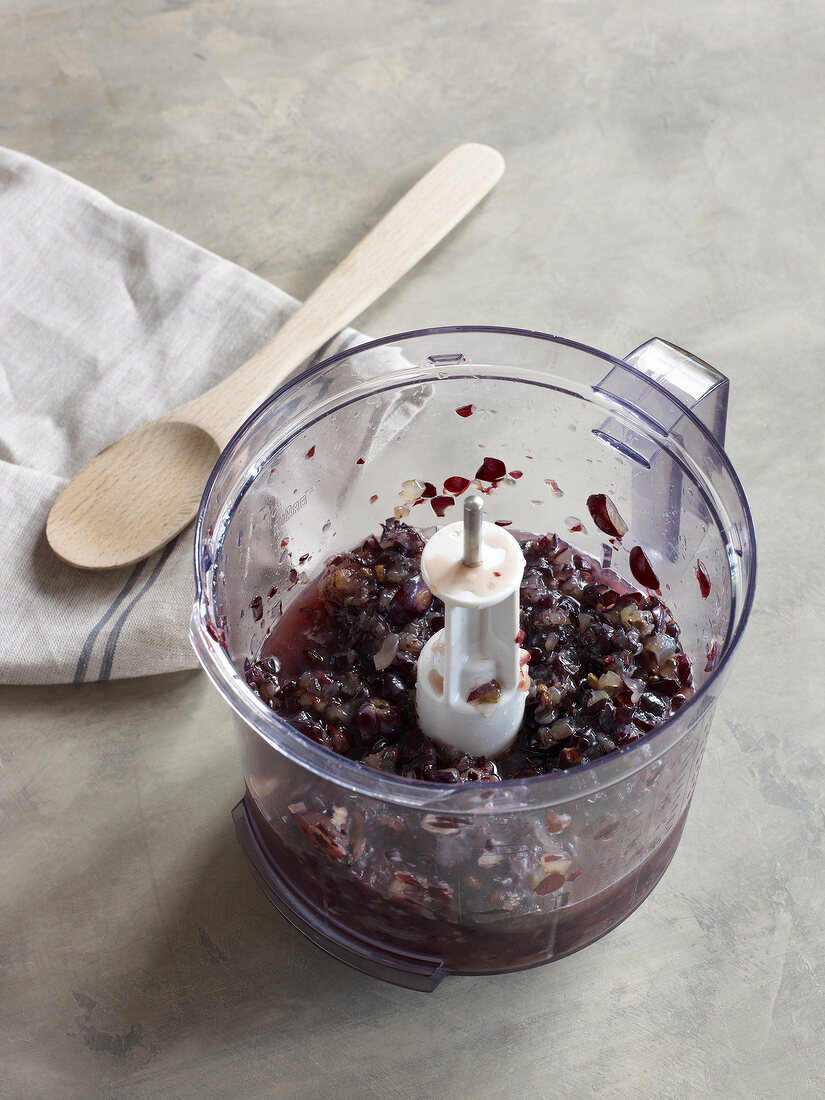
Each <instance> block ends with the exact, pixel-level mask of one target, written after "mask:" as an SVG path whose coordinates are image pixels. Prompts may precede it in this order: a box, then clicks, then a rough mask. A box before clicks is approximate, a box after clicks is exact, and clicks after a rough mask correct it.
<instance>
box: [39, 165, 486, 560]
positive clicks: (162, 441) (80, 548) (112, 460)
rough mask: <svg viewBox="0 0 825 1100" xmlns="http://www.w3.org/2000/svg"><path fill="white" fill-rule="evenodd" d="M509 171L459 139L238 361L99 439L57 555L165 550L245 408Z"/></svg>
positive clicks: (70, 504) (62, 526)
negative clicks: (167, 407)
mask: <svg viewBox="0 0 825 1100" xmlns="http://www.w3.org/2000/svg"><path fill="white" fill-rule="evenodd" d="M503 171H504V159H503V158H502V156H501V154H500V153H498V152H496V150H495V149H491V148H490V147H489V146H487V145H478V144H475V143H470V144H466V145H459V146H458V148H456V149H453V151H452V152H451V153H448V154H447V156H446V157H444V158H443V160H440V161H439V162H438V164H436V166H435V167H434V168H432V169H431V170H430V171H429V172H428V173H427V174H426V176H424V177H423V178H422V179H421V180H419V182H418V183H417V184H416V185H415V186H414V187H413V188H412V189H411V190H410V191H408V192H407V194H406V195H404V197H403V198H402V199H400V200H399V202H397V203H396V204H395V206H394V207H393V208H392V210H390V212H389V213H388V214H386V215H385V216H384V217H383V218H382V219H381V221H380V222H379V223H378V224H377V225H376V226H375V228H374V229H372V230H370V232H369V233H368V234H367V235H366V237H364V239H363V240H362V241H361V242H360V243H359V244H357V245H356V246H355V248H353V250H352V251H351V252H350V254H349V255H348V256H347V257H346V259H344V260H343V262H342V263H340V264H339V265H338V267H336V268H335V270H334V271H333V272H331V274H329V275H328V276H327V277H326V279H324V281H323V282H322V283H321V285H320V286H319V287H318V288H317V289H316V290H315V291H314V293H313V294H311V295H310V297H309V298H307V300H306V301H305V302H304V304H303V305H302V306H301V307H300V309H298V310H297V311H296V312H295V313H294V314H292V316H291V317H290V318H289V319H288V320H287V321H286V323H285V324H283V325H282V326H281V328H280V329H279V330H278V331H277V332H276V333H275V335H274V337H273V338H272V339H271V340H270V341H269V343H268V344H265V345H264V347H262V348H261V349H260V351H257V352H256V353H255V354H254V355H253V356H252V358H251V359H249V360H248V361H247V362H246V363H244V365H243V366H242V367H240V368H239V369H238V370H236V371H235V372H234V373H233V374H231V375H230V376H229V377H228V378H225V379H224V380H223V382H220V383H218V385H217V386H213V387H212V389H210V390H207V391H206V393H204V394H203V395H202V396H200V397H196V398H195V399H194V400H193V401H188V402H187V403H186V404H185V405H180V406H179V407H178V408H177V409H174V410H173V411H172V412H170V413H166V414H165V415H164V416H162V417H160V418H159V419H158V420H153V421H152V422H151V423H149V424H145V425H144V426H143V427H142V428H137V429H136V430H135V431H132V432H130V433H129V434H128V435H125V436H124V437H123V438H122V439H120V440H118V442H117V443H113V444H112V445H111V446H110V447H107V448H106V450H105V451H101V453H100V454H99V455H98V456H97V457H96V458H93V459H92V460H91V462H89V463H88V464H87V465H86V466H84V467H83V469H82V470H81V471H80V472H79V473H78V474H77V475H76V476H75V477H74V478H73V479H72V481H70V482H69V484H68V485H67V486H66V488H65V489H64V490H63V492H62V493H61V494H60V496H59V497H58V498H57V500H56V501H55V503H54V506H53V507H52V510H51V512H50V513H49V518H48V522H47V524H46V536H47V538H48V540H49V543H50V544H51V547H52V549H53V550H54V552H55V553H56V554H57V555H58V557H60V558H62V559H63V560H64V561H66V562H69V563H70V564H72V565H77V566H80V567H81V568H83V569H113V568H116V567H118V566H124V565H132V564H134V562H137V561H141V560H142V559H143V558H145V557H148V556H149V554H153V553H154V552H155V551H156V550H159V549H160V547H161V546H163V545H164V544H165V543H166V542H168V541H169V539H171V538H172V537H173V536H174V535H176V534H177V533H178V532H179V531H180V530H182V529H183V528H184V527H185V526H186V524H187V523H189V521H190V520H191V519H192V517H193V516H194V515H195V513H196V511H197V508H198V504H199V503H200V498H201V494H202V492H203V487H204V484H205V483H206V479H207V478H208V476H209V473H210V471H211V469H212V467H213V466H214V464H215V460H216V459H217V457H218V454H219V452H220V451H221V449H222V448H223V447H225V446H226V444H227V443H228V442H229V440H230V439H231V438H232V436H233V435H234V433H235V431H236V430H237V428H238V427H239V425H240V424H242V423H243V421H244V420H245V419H246V417H247V416H249V414H250V413H251V412H252V411H253V410H254V409H255V408H257V406H258V405H260V404H261V402H262V401H263V400H264V399H265V398H266V397H268V396H269V394H271V393H272V392H273V390H275V389H276V388H277V386H278V385H279V384H280V383H281V382H282V381H283V380H284V379H285V378H286V377H287V376H288V375H289V374H290V373H291V372H292V371H294V370H295V369H296V367H298V366H300V364H301V363H302V362H304V360H305V359H307V358H308V357H309V356H310V355H312V354H313V352H315V351H317V350H318V348H320V347H321V346H322V345H323V344H325V343H326V342H327V341H328V340H330V339H331V338H332V337H333V336H334V335H335V334H336V333H337V332H339V331H340V330H341V329H342V328H344V327H345V326H346V325H348V324H349V323H350V322H351V321H352V320H354V319H355V318H356V317H357V316H358V315H359V314H360V313H362V312H363V310H365V309H366V308H367V306H369V305H371V304H372V303H373V302H374V301H375V300H376V298H378V297H379V296H380V295H381V294H383V293H384V291H385V290H387V289H389V287H391V286H392V285H393V283H395V282H396V280H398V279H400V278H401V276H402V275H404V274H406V272H407V271H409V269H410V268H411V267H412V266H413V265H414V264H416V263H417V262H418V261H419V260H420V259H421V257H422V256H424V255H426V253H427V252H429V250H430V249H431V248H432V247H433V246H434V245H436V244H437V243H438V242H439V241H440V240H441V239H442V237H444V236H445V235H446V234H447V233H449V231H450V230H451V229H452V228H453V226H455V225H456V224H457V223H458V222H460V221H461V219H462V218H463V217H464V215H465V214H467V213H469V211H470V210H472V208H473V207H474V206H475V205H476V203H477V202H479V201H480V200H481V199H482V198H483V197H484V196H485V195H486V194H487V192H488V191H489V190H490V189H491V188H492V187H493V186H494V185H495V184H496V183H497V181H498V180H499V179H500V178H501V174H502V172H503Z"/></svg>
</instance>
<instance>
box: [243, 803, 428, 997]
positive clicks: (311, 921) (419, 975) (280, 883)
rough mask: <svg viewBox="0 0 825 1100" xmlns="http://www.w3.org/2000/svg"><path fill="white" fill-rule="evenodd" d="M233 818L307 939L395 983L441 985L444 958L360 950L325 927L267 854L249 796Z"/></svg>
mask: <svg viewBox="0 0 825 1100" xmlns="http://www.w3.org/2000/svg"><path fill="white" fill-rule="evenodd" d="M232 820H233V821H234V823H235V836H236V837H237V838H238V843H239V844H240V846H241V848H242V849H243V852H244V855H245V856H246V858H247V859H248V860H249V862H250V864H251V866H252V873H253V874H254V876H255V878H256V879H257V881H258V884H259V886H260V887H261V889H262V890H263V892H264V893H265V894H266V896H267V897H268V898H269V900H270V901H271V902H272V904H273V905H274V906H275V908H276V909H277V910H278V912H279V913H280V914H281V916H282V917H284V918H285V919H286V920H288V921H289V923H290V924H291V925H292V926H293V928H297V929H298V931H299V932H303V934H304V935H305V936H306V937H307V939H309V940H311V941H312V942H313V943H314V944H315V945H316V946H317V947H320V948H321V950H322V951H325V952H326V953H327V954H328V955H331V956H332V957H333V958H334V959H338V960H339V961H340V962H342V963H346V964H347V966H351V967H353V969H355V970H359V971H360V972H361V973H362V974H368V975H369V976H370V977H372V978H380V979H381V980H382V981H385V982H390V983H391V984H392V985H400V986H403V987H404V988H405V989H417V990H419V991H421V992H423V993H431V992H432V991H433V990H434V989H435V988H436V987H437V986H438V985H439V983H440V982H441V980H442V978H443V977H444V976H445V971H444V969H443V966H442V963H441V960H440V959H426V958H419V957H416V958H413V957H411V956H410V955H401V954H398V953H395V952H392V951H387V950H385V949H381V948H377V947H375V946H374V945H373V944H370V945H369V948H367V946H366V945H364V947H363V949H362V950H359V945H358V943H357V942H356V941H354V940H352V939H351V940H350V941H349V942H347V943H345V942H344V941H343V940H342V939H340V938H338V937H336V936H335V935H334V934H330V933H331V931H332V930H331V929H329V928H326V929H322V928H321V927H320V926H319V923H318V918H317V916H316V914H315V913H313V912H312V910H311V909H310V908H309V907H308V906H306V905H305V904H304V903H303V902H302V901H301V899H300V898H298V897H297V896H296V895H295V893H294V891H292V890H290V888H289V886H288V885H287V883H286V882H284V880H283V878H282V877H281V875H280V874H279V872H278V869H277V868H276V867H275V865H274V864H273V863H272V861H271V860H270V859H268V858H267V855H266V852H265V849H264V847H263V845H262V844H261V842H260V839H259V837H258V836H257V828H256V824H255V820H254V818H253V816H252V815H251V814H250V812H249V810H248V808H247V805H246V797H244V798H242V799H241V800H240V802H239V803H238V804H237V806H235V808H234V809H233V811H232Z"/></svg>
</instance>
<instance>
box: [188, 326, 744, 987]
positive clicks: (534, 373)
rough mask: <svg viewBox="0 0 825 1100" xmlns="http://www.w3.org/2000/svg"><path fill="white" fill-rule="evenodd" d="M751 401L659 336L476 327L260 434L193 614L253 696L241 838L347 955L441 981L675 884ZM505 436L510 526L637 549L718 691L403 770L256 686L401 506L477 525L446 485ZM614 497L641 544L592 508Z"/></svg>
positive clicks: (251, 424)
mask: <svg viewBox="0 0 825 1100" xmlns="http://www.w3.org/2000/svg"><path fill="white" fill-rule="evenodd" d="M727 399H728V382H727V379H726V378H724V377H723V376H722V375H721V374H719V373H718V372H717V371H715V370H714V369H713V368H711V367H709V366H708V365H707V364H705V363H703V362H701V361H700V360H698V359H696V358H694V357H693V356H691V355H689V354H688V353H686V352H684V351H682V350H680V349H679V348H676V347H674V346H673V345H672V344H669V343H667V342H665V341H663V340H658V339H654V340H651V341H648V342H647V343H646V344H643V345H642V346H641V347H640V348H638V349H636V351H634V352H632V353H631V354H630V355H628V356H626V357H625V358H624V359H619V358H614V357H612V356H610V355H608V354H606V353H604V352H601V351H597V350H595V349H593V348H589V347H586V346H584V345H582V344H578V343H575V342H573V341H570V340H565V339H561V338H559V337H556V336H550V335H546V334H543V333H540V332H528V331H522V330H515V329H507V328H497V327H487V326H485V327H482V326H456V327H449V328H438V329H428V330H421V331H417V332H408V333H402V334H400V335H397V336H390V337H387V338H385V339H382V340H376V341H372V342H370V343H366V344H363V345H361V346H359V347H356V348H353V349H351V350H347V351H344V352H342V353H340V354H338V355H336V356H333V357H332V358H331V359H328V360H327V361H325V362H324V363H321V364H319V365H317V366H314V367H312V368H310V369H309V370H307V371H305V372H304V373H303V374H301V375H300V376H299V377H297V378H295V379H294V380H292V381H290V382H289V383H287V384H286V385H284V386H283V387H282V388H281V389H279V390H278V391H277V392H276V393H275V394H274V395H273V396H272V397H271V398H270V399H269V400H268V401H267V402H266V403H265V404H263V405H262V406H261V407H260V408H259V409H258V410H257V411H256V412H255V413H254V414H253V415H252V416H251V417H250V418H249V419H248V420H247V422H246V423H245V424H244V425H243V426H242V427H241V428H240V429H239V431H238V432H237V433H236V435H235V436H234V438H233V439H232V440H231V442H230V443H229V445H228V446H227V448H226V449H225V451H224V452H223V454H222V455H221V457H220V459H219V461H218V463H217V465H216V467H215V469H214V471H213V473H212V475H211V477H210V479H209V482H208V484H207V486H206V489H205V492H204V495H203V499H202V502H201V506H200V510H199V513H198V518H197V524H196V531H195V576H196V597H195V604H194V610H193V614H192V621H191V630H190V634H191V639H192V643H193V645H194V648H195V651H196V653H197V655H198V658H199V660H200V662H201V664H202V665H203V667H204V669H205V670H206V672H207V674H208V676H209V677H210V679H211V680H212V682H213V683H214V684H215V686H216V687H217V689H218V691H219V692H220V693H221V695H222V696H223V697H224V699H226V701H227V702H228V703H229V704H230V706H231V707H232V709H233V711H234V713H235V718H236V726H237V732H238V738H239V743H240V749H241V757H242V763H243V773H244V779H245V793H244V796H243V798H242V799H241V801H240V802H239V803H238V805H237V806H236V807H235V809H234V811H233V818H234V822H235V829H236V833H237V837H238V840H239V842H240V844H241V847H242V848H243V851H244V852H245V854H246V856H247V857H248V859H249V861H250V864H251V867H252V870H253V872H254V874H255V876H256V878H257V880H258V882H259V883H260V885H261V886H262V888H263V889H264V891H265V893H266V894H267V896H268V897H269V898H270V900H271V901H272V903H273V904H274V905H275V906H276V908H277V909H278V910H279V911H280V912H281V913H282V914H283V915H284V916H285V917H286V918H287V920H289V921H290V922H291V923H292V924H293V925H294V926H295V927H296V928H298V929H299V930H301V931H302V932H303V933H304V934H305V935H306V936H308V937H309V939H311V940H312V941H313V942H314V943H315V944H317V945H318V946H319V947H321V948H322V949H323V950H325V951H327V952H328V953H329V954H331V955H333V956H335V957H336V958H338V959H340V960H341V961H343V962H345V963H348V964H349V965H351V966H353V967H356V968H357V969H358V970H360V971H362V972H364V973H367V974H370V975H373V976H375V977H378V978H381V979H384V980H386V981H390V982H393V983H395V984H398V985H402V986H407V987H409V988H413V989H419V990H432V989H434V988H435V987H436V986H437V985H438V983H439V982H440V981H441V980H442V978H443V977H445V976H446V975H460V974H494V973H501V972H506V971H513V970H519V969H524V968H527V967H532V966H536V965H539V964H542V963H545V962H548V961H551V960H553V959H557V958H560V957H562V956H564V955H567V954H570V953H571V952H573V951H577V950H578V949H579V948H581V947H584V946H586V945H587V944H590V943H592V942H593V941H594V940H597V939H598V938H599V937H601V936H603V935H604V934H605V933H607V932H609V931H610V930H611V929H612V928H614V927H615V926H616V925H617V924H619V923H620V922H621V921H622V920H623V919H624V918H625V917H626V916H628V915H629V914H630V913H632V912H633V911H634V910H635V909H636V908H637V907H638V906H639V905H640V904H641V902H642V901H643V900H644V899H645V898H646V897H647V895H648V894H649V893H650V892H651V890H652V889H653V888H654V887H655V885H656V883H657V882H658V881H659V879H660V878H661V876H662V874H663V873H664V871H665V869H666V868H667V866H668V864H669V863H670V860H671V858H672V857H673V854H674V852H675V850H676V847H677V845H678V843H679V839H680V837H681V835H682V830H683V828H684V825H685V819H686V816H687V812H688V808H689V806H690V801H691V797H692V794H693V790H694V785H695V783H696V777H697V772H698V768H699V764H700V761H701V758H702V753H703V750H704V746H705V741H706V739H707V736H708V732H709V729H710V724H711V719H712V716H713V711H714V707H715V704H716V700H717V698H718V695H719V692H720V691H721V689H722V686H723V684H724V682H725V680H726V678H727V675H728V672H729V669H730V663H731V657H732V656H733V653H734V651H735V650H736V647H737V644H738V642H739V639H740V638H741V635H742V631H743V629H744V627H745V624H746V622H747V619H748V615H749V613H750V609H751V605H752V601H753V594H754V586H755V576H756V553H755V541H754V529H753V522H752V519H751V515H750V511H749V508H748V504H747V501H746V499H745V495H744V492H743V490H742V487H741V485H740V482H739V480H738V478H737V476H736V474H735V472H734V470H733V468H732V466H731V464H730V461H729V460H728V458H727V456H726V454H725V452H724V449H723V448H724V432H725V419H726V413H727ZM493 456H494V458H495V461H496V462H500V463H501V464H503V467H504V469H505V470H506V471H508V472H509V473H506V474H505V475H504V476H501V477H499V478H497V479H496V480H495V481H494V482H493V483H491V484H487V483H484V482H479V481H477V480H476V481H475V484H476V485H477V486H478V487H480V488H481V489H482V490H483V491H484V493H485V495H484V513H485V519H486V520H488V521H490V522H491V523H496V524H499V525H501V526H502V527H506V528H507V529H508V530H509V531H511V532H514V533H516V532H524V533H528V532H529V533H537V534H544V533H548V532H556V533H557V534H559V535H560V536H561V537H562V538H564V539H566V540H568V541H569V542H570V543H572V544H573V545H574V546H575V547H576V548H577V549H578V550H580V551H581V552H583V553H585V554H587V555H590V556H591V557H592V558H595V559H596V560H597V561H599V562H600V563H601V564H602V565H604V566H605V567H610V568H612V569H614V570H615V571H616V572H617V573H618V574H619V575H621V576H623V577H625V578H627V579H628V580H631V579H632V569H631V563H630V558H629V551H630V550H631V548H641V551H640V552H643V557H644V560H645V562H646V563H647V564H648V565H649V567H650V568H651V571H652V574H654V578H653V579H655V580H657V581H658V584H659V586H660V591H661V596H662V599H663V600H664V602H665V603H666V604H667V605H668V607H669V608H670V610H671V611H672V612H673V615H674V617H675V619H676V621H677V622H678V624H679V625H680V627H681V643H682V645H683V646H684V650H685V653H686V654H687V655H688V657H689V658H690V660H691V662H692V666H693V678H694V686H695V692H694V694H693V695H692V696H691V697H690V698H689V699H688V700H687V701H686V702H685V704H684V705H683V706H682V707H681V709H680V710H679V711H678V712H677V713H676V714H675V715H673V716H672V717H671V718H669V719H668V720H666V721H665V722H664V723H663V724H662V725H660V726H658V727H656V728H655V729H653V730H652V731H650V732H649V733H647V734H645V735H644V736H641V737H640V738H639V739H638V740H636V741H635V742H633V743H632V744H630V745H628V746H627V747H625V748H619V749H617V750H616V751H615V752H612V753H610V754H608V755H606V756H603V757H601V758H600V759H598V760H595V761H592V762H591V763H587V764H582V765H579V766H575V767H571V768H569V769H568V770H565V771H559V772H554V773H552V774H549V775H540V776H535V777H530V778H523V779H509V780H505V781H502V782H470V783H462V784H455V785H450V784H442V783H425V782H421V781H417V780H411V779H406V778H403V777H400V776H396V775H392V774H386V773H383V772H379V771H376V770H373V769H371V768H367V767H365V766H363V765H362V764H360V763H357V762H355V761H352V760H350V759H348V758H346V757H344V756H341V755H338V754H336V753H334V752H332V751H331V750H329V749H327V748H324V747H322V746H320V745H318V744H315V743H314V742H313V741H311V740H310V739H308V738H307V737H305V736H304V735H303V734H301V733H299V732H297V731H296V730H294V729H292V728H291V727H290V726H289V725H288V724H286V723H285V722H284V721H283V720H282V719H280V718H279V717H278V715H277V714H275V713H273V712H272V711H271V710H270V709H269V708H268V707H267V706H266V705H265V703H264V702H263V701H262V700H261V699H260V698H258V697H257V696H256V695H255V694H254V693H253V692H252V691H251V690H250V688H249V686H248V685H247V683H246V681H245V679H244V665H245V662H248V661H251V660H254V659H255V658H257V656H258V655H259V653H260V650H261V647H262V645H263V643H264V641H265V639H266V638H267V636H268V635H269V633H270V632H272V631H277V629H278V624H279V622H280V620H281V618H282V616H283V614H284V611H285V609H286V608H287V607H288V606H289V605H290V602H291V601H292V600H294V599H296V598H297V597H299V596H300V595H301V593H302V592H305V591H306V589H307V586H308V584H309V583H310V582H311V581H312V579H313V578H314V577H316V576H317V575H318V574H319V572H320V571H321V569H322V568H323V565H324V563H325V562H326V561H327V560H328V559H329V558H330V557H331V556H333V555H334V554H336V553H339V552H342V551H344V550H348V549H349V548H351V547H353V546H355V545H356V544H358V543H359V542H361V541H362V540H363V539H364V538H366V537H367V535H369V534H370V533H371V532H376V531H379V530H380V526H381V523H382V522H383V521H384V520H385V519H387V517H389V516H393V515H394V516H395V517H396V518H402V517H403V519H404V522H406V523H408V524H412V525H414V526H416V527H418V528H420V529H423V530H424V531H425V532H426V533H428V534H431V533H432V530H433V529H438V528H442V527H444V526H446V525H448V524H450V523H453V522H455V521H456V520H458V519H460V518H461V502H460V501H459V500H458V497H457V495H454V494H453V493H451V492H450V491H449V489H450V486H452V485H453V484H455V483H456V482H457V481H458V482H460V483H461V484H463V483H464V482H465V481H467V482H473V480H474V477H475V474H476V473H477V472H478V470H479V468H480V467H483V465H484V463H485V461H488V460H490V459H491V458H493ZM411 484H413V486H415V485H416V484H418V485H421V484H424V485H427V484H430V485H433V486H436V487H437V495H436V496H435V497H433V496H430V497H429V498H427V497H421V496H420V495H416V494H417V490H416V489H415V488H414V489H413V491H412V492H410V485H411ZM601 494H604V496H605V497H606V498H607V499H608V500H609V501H610V503H611V507H612V509H613V510H614V511H617V512H618V513H620V514H621V516H622V517H623V520H624V522H625V523H626V524H627V527H628V532H627V534H626V535H625V536H624V537H621V538H617V537H615V534H611V533H609V532H610V524H609V523H608V524H605V523H604V522H602V523H601V525H599V524H597V522H596V519H597V515H596V514H592V513H591V511H590V510H588V500H592V499H593V498H594V496H599V495H601ZM600 526H601V529H600ZM606 529H607V530H606ZM643 579H644V578H643ZM637 580H638V577H637Z"/></svg>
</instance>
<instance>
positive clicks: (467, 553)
mask: <svg viewBox="0 0 825 1100" xmlns="http://www.w3.org/2000/svg"><path fill="white" fill-rule="evenodd" d="M483 517H484V501H483V499H482V497H481V494H480V493H470V495H469V496H468V497H465V498H464V564H465V565H467V566H473V565H481V521H482V519H483Z"/></svg>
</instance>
